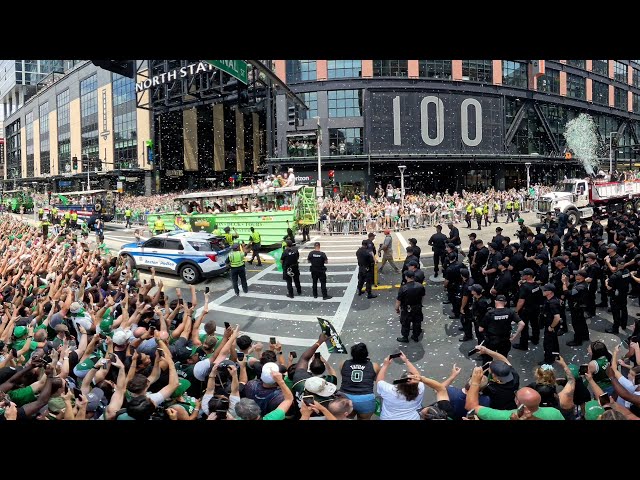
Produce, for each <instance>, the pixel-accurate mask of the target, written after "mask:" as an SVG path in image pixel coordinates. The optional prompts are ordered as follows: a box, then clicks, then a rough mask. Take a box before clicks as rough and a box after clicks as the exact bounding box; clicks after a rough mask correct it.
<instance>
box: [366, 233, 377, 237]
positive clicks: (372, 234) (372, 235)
mask: <svg viewBox="0 0 640 480" xmlns="http://www.w3.org/2000/svg"><path fill="white" fill-rule="evenodd" d="M367 236H368V237H375V236H376V234H375V233H373V232H369V235H367Z"/></svg>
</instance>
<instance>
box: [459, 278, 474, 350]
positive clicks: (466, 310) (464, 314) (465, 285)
mask: <svg viewBox="0 0 640 480" xmlns="http://www.w3.org/2000/svg"><path fill="white" fill-rule="evenodd" d="M460 276H461V277H462V291H461V293H460V300H461V303H460V323H461V324H462V330H463V331H464V337H462V338H459V339H458V340H459V341H461V342H466V341H467V340H473V334H472V333H471V325H472V319H471V305H472V304H473V296H472V294H471V287H472V286H473V278H471V275H470V274H469V270H468V269H466V268H461V269H460Z"/></svg>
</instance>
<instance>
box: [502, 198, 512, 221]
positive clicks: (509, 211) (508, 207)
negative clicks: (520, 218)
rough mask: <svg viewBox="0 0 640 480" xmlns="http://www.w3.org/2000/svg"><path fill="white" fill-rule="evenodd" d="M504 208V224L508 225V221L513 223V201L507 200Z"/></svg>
mask: <svg viewBox="0 0 640 480" xmlns="http://www.w3.org/2000/svg"><path fill="white" fill-rule="evenodd" d="M505 208H506V210H507V221H506V222H504V223H509V220H511V221H512V222H513V221H514V220H513V200H511V199H509V200H507V205H506V207H505Z"/></svg>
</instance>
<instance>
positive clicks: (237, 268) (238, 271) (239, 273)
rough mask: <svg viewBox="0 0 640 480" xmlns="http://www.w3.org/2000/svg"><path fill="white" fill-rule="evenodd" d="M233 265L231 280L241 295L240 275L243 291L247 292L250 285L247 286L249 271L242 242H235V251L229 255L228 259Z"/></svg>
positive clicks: (237, 292)
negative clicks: (246, 267) (245, 262)
mask: <svg viewBox="0 0 640 480" xmlns="http://www.w3.org/2000/svg"><path fill="white" fill-rule="evenodd" d="M226 263H228V264H229V265H230V266H231V282H232V283H233V290H234V291H235V292H236V295H240V289H239V288H238V277H240V281H242V291H243V292H244V293H247V292H248V291H249V287H248V286H247V272H246V270H245V268H244V253H242V252H241V251H240V244H239V243H234V244H233V251H232V252H231V253H230V254H229V256H228V257H227V261H226Z"/></svg>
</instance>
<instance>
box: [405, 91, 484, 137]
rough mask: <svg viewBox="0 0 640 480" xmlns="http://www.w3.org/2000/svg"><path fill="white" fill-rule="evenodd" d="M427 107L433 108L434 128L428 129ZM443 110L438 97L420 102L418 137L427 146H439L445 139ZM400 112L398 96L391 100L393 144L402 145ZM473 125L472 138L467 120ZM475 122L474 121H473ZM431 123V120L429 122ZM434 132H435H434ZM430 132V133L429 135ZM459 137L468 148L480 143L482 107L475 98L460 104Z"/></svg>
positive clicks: (430, 97) (429, 97) (427, 98)
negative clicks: (431, 106)
mask: <svg viewBox="0 0 640 480" xmlns="http://www.w3.org/2000/svg"><path fill="white" fill-rule="evenodd" d="M429 105H434V107H435V113H436V114H435V128H429V127H430V124H429V122H430V120H429V114H428V111H429ZM444 114H445V110H444V103H443V101H442V99H441V98H440V97H436V96H433V95H429V96H427V97H424V98H423V99H422V101H421V102H420V136H421V137H422V141H423V142H424V143H425V144H426V145H429V146H432V147H435V146H437V145H440V144H441V143H442V142H443V141H444V139H445V116H444ZM401 118H402V112H401V110H400V95H396V96H395V97H394V98H393V144H394V145H402V131H401V121H400V120H401ZM470 119H471V120H472V121H473V123H474V128H473V137H472V136H471V135H470V132H469V130H470V128H469V127H470V126H469V120H470ZM474 120H475V121H474ZM431 121H433V119H432V120H431ZM434 130H435V131H434ZM430 131H431V133H430ZM460 137H461V139H462V142H463V143H464V144H465V145H467V146H468V147H476V146H478V145H480V143H481V142H482V105H481V104H480V102H479V101H478V100H476V99H475V98H465V99H464V100H462V103H461V104H460Z"/></svg>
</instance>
